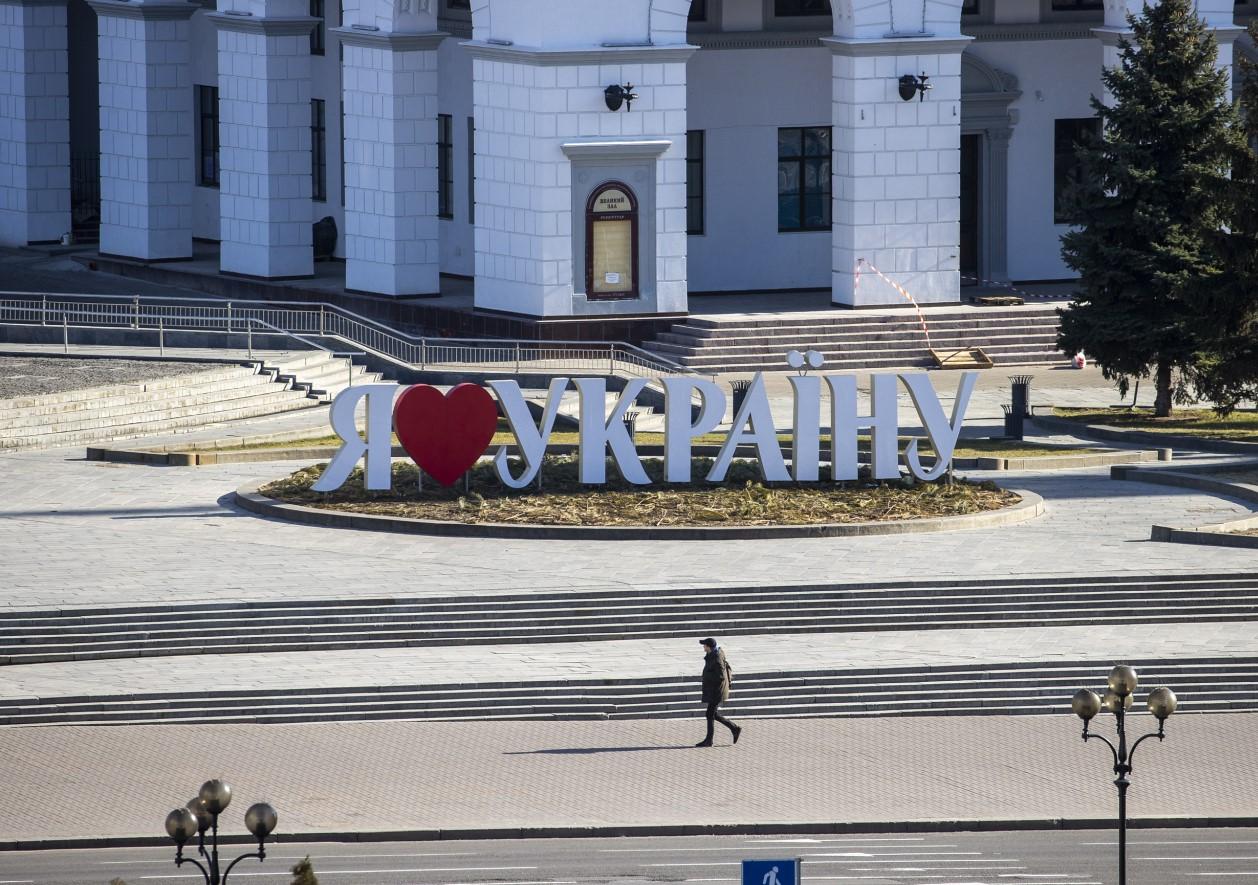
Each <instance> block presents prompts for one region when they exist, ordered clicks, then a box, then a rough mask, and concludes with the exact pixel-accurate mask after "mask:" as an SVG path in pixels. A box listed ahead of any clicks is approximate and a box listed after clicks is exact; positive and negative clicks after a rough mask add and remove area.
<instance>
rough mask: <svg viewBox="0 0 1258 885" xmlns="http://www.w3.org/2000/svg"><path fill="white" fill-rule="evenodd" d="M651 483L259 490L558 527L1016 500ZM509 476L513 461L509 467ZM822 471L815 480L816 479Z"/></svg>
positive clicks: (946, 486)
mask: <svg viewBox="0 0 1258 885" xmlns="http://www.w3.org/2000/svg"><path fill="white" fill-rule="evenodd" d="M711 465H712V461H711V459H707V458H695V459H693V462H692V474H693V475H694V476H697V477H701V476H704V475H705V474H706V473H707V471H708V470H709V469H710V468H711ZM643 466H644V467H645V468H646V471H647V474H648V475H649V476H650V477H651V479H652V481H653V483H655V485H652V486H646V487H638V486H634V485H631V484H629V483H627V482H625V481H624V480H622V479H620V478H619V476H618V475H617V474H616V472H615V470H614V468H613V467H611V465H610V464H609V465H608V479H609V482H608V483H607V485H605V486H600V487H597V488H594V487H591V486H587V485H583V484H581V483H580V482H578V481H577V460H576V459H575V458H571V457H548V458H547V459H546V463H545V466H544V467H543V469H542V480H543V489H542V491H540V492H539V491H537V489H536V488H535V487H534V488H531V489H528V490H520V491H514V490H511V489H507V488H504V487H503V485H502V484H501V483H500V482H499V481H498V477H497V474H496V473H495V472H494V470H493V468H492V466H491V465H490V464H488V463H484V462H482V463H481V464H478V465H477V466H476V467H475V468H473V469H472V470H471V471H470V472H469V475H468V484H467V487H466V488H465V487H464V483H462V482H459V483H458V484H456V485H455V486H454V487H453V488H449V489H446V488H441V487H439V486H437V485H436V484H435V483H434V482H433V481H432V480H431V478H426V480H425V482H424V486H423V490H422V491H421V490H419V488H418V484H417V469H416V467H415V465H413V464H409V463H406V462H402V461H398V462H395V463H394V465H393V489H394V490H393V491H392V492H367V491H365V490H364V489H363V488H362V471H361V469H359V470H356V471H355V472H354V474H353V475H351V477H350V479H349V480H348V481H347V482H346V484H345V485H344V486H343V487H342V488H341V489H340V490H339V491H336V492H331V493H319V492H314V491H311V489H310V486H311V485H312V484H313V483H314V482H315V480H316V479H317V478H318V477H319V475H320V474H321V473H322V469H323V465H318V466H315V467H309V468H305V469H303V470H299V471H297V472H296V473H293V474H292V475H291V476H288V477H285V478H284V479H281V480H278V481H276V482H273V483H270V484H268V485H266V486H263V487H262V488H261V489H260V490H259V491H260V492H261V493H262V494H263V495H266V496H267V497H270V498H275V499H276V500H279V501H284V502H286V503H291V504H300V505H303V506H307V507H318V508H325V509H329V510H341V511H349V512H353V513H368V514H375V515H382V516H395V517H405V518H410V519H434V520H444V521H448V522H462V523H487V522H496V523H516V524H528V525H562V526H720V525H731V526H733V525H739V526H769V525H823V524H827V523H858V522H880V521H886V520H901V519H921V518H928V517H938V516H959V515H962V514H968V513H981V512H985V511H990V510H999V509H1001V508H1004V507H1009V506H1011V505H1013V504H1016V503H1017V502H1018V501H1019V500H1020V498H1019V496H1018V495H1016V494H1014V493H1013V492H1009V491H1006V490H1004V489H1001V488H1000V487H999V486H997V485H995V484H994V483H990V482H982V483H973V482H966V481H960V480H958V481H955V482H952V483H948V482H945V481H940V482H934V483H917V482H912V481H910V480H907V479H905V480H901V481H892V482H871V481H860V482H852V483H840V484H837V485H832V484H829V483H826V482H823V483H820V484H816V485H796V484H794V483H780V484H773V483H765V482H762V481H761V480H760V478H759V474H758V472H757V470H756V468H755V467H754V466H753V465H751V464H750V463H747V462H735V463H734V465H733V466H732V467H731V468H730V471H729V475H728V476H727V478H726V481H725V482H724V483H722V484H719V485H717V484H708V483H696V484H692V485H664V484H663V482H662V477H663V462H662V461H660V460H659V459H646V460H644V461H643ZM514 472H515V473H516V474H517V475H518V473H519V472H520V466H519V465H518V464H517V465H515V471H514ZM824 478H825V477H824V473H823V479H824Z"/></svg>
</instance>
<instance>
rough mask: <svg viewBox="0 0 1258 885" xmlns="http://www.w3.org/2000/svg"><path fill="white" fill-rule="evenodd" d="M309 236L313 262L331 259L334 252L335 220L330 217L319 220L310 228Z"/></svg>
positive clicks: (326, 216)
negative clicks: (312, 243)
mask: <svg viewBox="0 0 1258 885" xmlns="http://www.w3.org/2000/svg"><path fill="white" fill-rule="evenodd" d="M311 236H312V238H313V240H314V257H315V261H320V260H324V259H328V258H331V257H332V253H333V252H335V251H336V236H337V233H336V219H335V218H333V217H332V216H331V215H325V216H324V217H323V218H320V219H319V220H318V221H316V222H315V223H314V224H313V225H312V226H311Z"/></svg>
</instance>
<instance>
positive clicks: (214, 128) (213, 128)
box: [196, 83, 222, 188]
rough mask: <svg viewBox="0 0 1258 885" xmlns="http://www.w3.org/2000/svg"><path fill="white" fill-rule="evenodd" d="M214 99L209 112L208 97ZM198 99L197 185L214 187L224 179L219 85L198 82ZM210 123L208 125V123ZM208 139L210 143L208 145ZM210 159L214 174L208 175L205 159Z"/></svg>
mask: <svg viewBox="0 0 1258 885" xmlns="http://www.w3.org/2000/svg"><path fill="white" fill-rule="evenodd" d="M207 97H208V98H212V99H213V102H212V104H213V107H212V108H211V109H210V110H209V111H208V112H207V110H206V107H205V105H206V99H207ZM196 100H197V116H196V120H197V187H213V188H217V187H219V186H220V182H221V181H222V168H221V167H220V165H219V128H218V127H219V105H220V101H219V97H218V87H217V86H203V85H201V84H200V83H198V84H197V89H196ZM207 123H208V125H207ZM207 139H208V141H209V144H208V145H207V143H206V142H207ZM207 147H208V151H207ZM207 159H208V160H210V161H211V163H212V164H213V169H214V174H213V176H212V177H207V176H206V174H205V161H206V160H207Z"/></svg>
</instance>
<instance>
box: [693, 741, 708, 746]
mask: <svg viewBox="0 0 1258 885" xmlns="http://www.w3.org/2000/svg"><path fill="white" fill-rule="evenodd" d="M695 746H696V747H710V746H712V742H711V741H699V743H697V744H695Z"/></svg>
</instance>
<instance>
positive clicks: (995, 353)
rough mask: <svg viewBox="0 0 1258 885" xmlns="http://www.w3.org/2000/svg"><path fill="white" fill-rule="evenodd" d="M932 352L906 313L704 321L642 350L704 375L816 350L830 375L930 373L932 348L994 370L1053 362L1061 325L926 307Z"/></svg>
mask: <svg viewBox="0 0 1258 885" xmlns="http://www.w3.org/2000/svg"><path fill="white" fill-rule="evenodd" d="M925 316H926V326H927V329H928V330H929V332H930V347H929V348H928V347H927V343H926V335H925V334H924V333H923V331H922V324H921V322H920V320H919V319H918V316H917V314H916V313H915V312H914V311H912V310H908V309H906V310H901V311H893V312H883V311H879V312H878V313H863V312H861V311H841V310H834V311H825V312H813V313H800V314H790V313H780V314H731V315H729V316H721V315H719V314H706V315H703V316H693V317H691V318H689V319H688V320H686V322H684V323H677V324H675V325H674V326H673V327H672V328H671V329H670V330H669V331H668V332H662V333H660V334H659V335H657V336H656V338H655V340H653V341H650V342H647V343H646V344H645V345H643V346H644V348H645V349H646V350H648V351H650V352H652V353H656V354H659V355H660V356H663V357H666V358H668V359H670V360H674V361H675V362H678V363H681V364H682V365H684V366H687V367H689V368H691V369H695V370H697V371H702V372H755V371H760V370H765V369H767V370H776V369H785V368H786V366H785V364H784V362H783V354H785V353H786V352H787V351H790V350H817V351H820V352H821V353H822V354H823V355H824V356H825V358H826V368H828V369H898V368H910V367H915V366H932V365H934V364H935V363H934V360H933V358H932V357H931V354H930V349H932V348H933V349H934V350H935V351H937V352H939V353H940V354H945V355H946V354H948V353H952V352H955V351H959V350H963V349H967V348H974V347H978V348H982V349H983V351H984V352H985V353H986V354H987V356H988V357H990V358H991V360H992V362H993V363H994V364H995V365H996V366H997V367H1001V366H1025V365H1037V364H1045V363H1059V362H1063V361H1065V359H1066V356H1065V355H1064V354H1062V353H1061V351H1059V350H1058V349H1057V329H1058V325H1059V318H1058V316H1057V309H1056V308H1055V307H1053V306H1051V305H1031V306H1023V307H1009V308H998V307H990V308H988V307H958V308H955V309H954V308H930V309H928V310H926V311H925Z"/></svg>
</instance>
